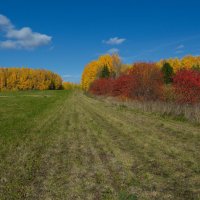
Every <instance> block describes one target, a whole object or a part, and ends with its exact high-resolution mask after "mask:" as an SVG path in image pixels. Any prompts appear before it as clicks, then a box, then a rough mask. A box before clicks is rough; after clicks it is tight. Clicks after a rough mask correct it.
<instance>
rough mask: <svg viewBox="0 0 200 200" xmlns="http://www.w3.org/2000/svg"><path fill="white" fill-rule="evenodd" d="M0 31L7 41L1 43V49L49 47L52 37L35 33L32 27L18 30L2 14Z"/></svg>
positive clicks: (0, 16)
mask: <svg viewBox="0 0 200 200" xmlns="http://www.w3.org/2000/svg"><path fill="white" fill-rule="evenodd" d="M0 31H1V32H3V34H4V37H5V38H6V40H4V41H0V48H4V49H34V48H36V47H39V46H43V45H47V44H49V43H50V42H51V40H52V37H51V36H48V35H45V34H41V33H37V32H33V31H32V29H31V28H30V27H23V28H21V29H17V28H16V27H15V26H14V25H13V24H12V22H11V21H10V19H8V18H7V17H6V16H4V15H1V14H0Z"/></svg>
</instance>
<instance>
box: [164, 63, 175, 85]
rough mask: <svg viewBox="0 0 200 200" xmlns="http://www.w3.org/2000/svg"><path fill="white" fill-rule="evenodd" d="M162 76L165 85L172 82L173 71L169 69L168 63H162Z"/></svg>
mask: <svg viewBox="0 0 200 200" xmlns="http://www.w3.org/2000/svg"><path fill="white" fill-rule="evenodd" d="M161 71H162V73H163V75H164V82H165V83H166V84H169V83H171V82H172V76H173V74H174V70H173V68H172V67H171V65H170V64H169V63H167V62H166V63H164V65H163V67H162V69H161Z"/></svg>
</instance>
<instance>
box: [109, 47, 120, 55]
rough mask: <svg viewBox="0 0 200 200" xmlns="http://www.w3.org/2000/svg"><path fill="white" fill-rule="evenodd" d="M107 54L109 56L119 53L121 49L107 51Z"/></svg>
mask: <svg viewBox="0 0 200 200" xmlns="http://www.w3.org/2000/svg"><path fill="white" fill-rule="evenodd" d="M107 53H109V54H115V53H119V49H117V48H112V49H109V50H108V51H107Z"/></svg>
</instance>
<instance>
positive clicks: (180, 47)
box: [176, 44, 185, 50]
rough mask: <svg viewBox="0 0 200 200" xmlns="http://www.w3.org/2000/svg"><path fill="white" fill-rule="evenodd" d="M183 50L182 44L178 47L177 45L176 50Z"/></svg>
mask: <svg viewBox="0 0 200 200" xmlns="http://www.w3.org/2000/svg"><path fill="white" fill-rule="evenodd" d="M184 48H185V46H184V45H183V44H180V45H178V46H177V47H176V50H178V49H184Z"/></svg>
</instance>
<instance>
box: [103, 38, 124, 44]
mask: <svg viewBox="0 0 200 200" xmlns="http://www.w3.org/2000/svg"><path fill="white" fill-rule="evenodd" d="M125 41H126V39H125V38H118V37H114V38H110V39H109V40H103V43H105V44H110V45H118V44H122V43H123V42H125Z"/></svg>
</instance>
